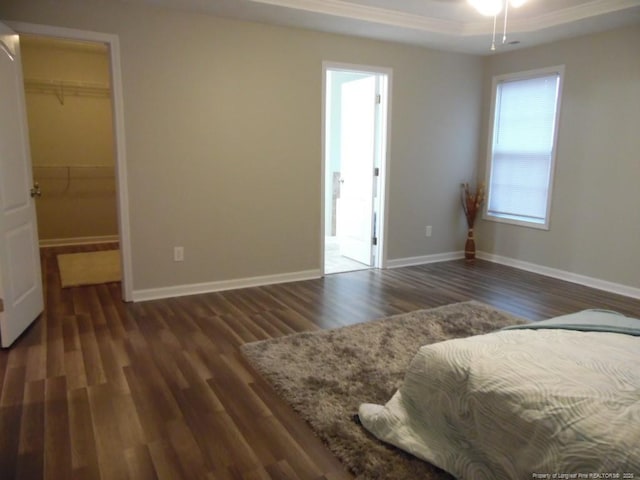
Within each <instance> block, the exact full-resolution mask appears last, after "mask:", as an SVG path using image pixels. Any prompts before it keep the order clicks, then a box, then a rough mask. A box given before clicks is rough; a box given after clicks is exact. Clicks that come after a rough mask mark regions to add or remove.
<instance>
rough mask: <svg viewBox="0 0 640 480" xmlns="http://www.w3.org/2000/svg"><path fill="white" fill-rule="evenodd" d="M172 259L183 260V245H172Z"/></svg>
mask: <svg viewBox="0 0 640 480" xmlns="http://www.w3.org/2000/svg"><path fill="white" fill-rule="evenodd" d="M173 261H174V262H182V261H184V247H173Z"/></svg>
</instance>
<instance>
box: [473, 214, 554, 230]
mask: <svg viewBox="0 0 640 480" xmlns="http://www.w3.org/2000/svg"><path fill="white" fill-rule="evenodd" d="M482 219H483V220H487V221H490V222H497V223H507V224H510V225H517V226H519V227H527V228H534V229H536V230H549V222H548V221H547V222H546V223H541V222H535V221H531V220H522V219H521V218H518V217H512V216H508V215H490V214H488V213H485V214H484V215H483V216H482Z"/></svg>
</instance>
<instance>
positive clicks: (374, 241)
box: [371, 237, 378, 247]
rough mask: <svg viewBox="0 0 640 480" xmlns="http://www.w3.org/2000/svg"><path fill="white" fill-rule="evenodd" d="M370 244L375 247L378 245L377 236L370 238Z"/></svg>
mask: <svg viewBox="0 0 640 480" xmlns="http://www.w3.org/2000/svg"><path fill="white" fill-rule="evenodd" d="M371 244H372V245H373V246H374V247H375V246H376V245H378V237H373V238H372V239H371Z"/></svg>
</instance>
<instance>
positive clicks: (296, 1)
mask: <svg viewBox="0 0 640 480" xmlns="http://www.w3.org/2000/svg"><path fill="white" fill-rule="evenodd" d="M251 1H252V2H254V3H260V4H265V5H271V6H277V7H284V8H291V9H294V10H301V11H306V12H311V13H318V14H324V15H332V16H336V17H343V18H349V19H352V20H360V21H365V22H372V23H378V24H382V25H388V26H393V27H401V28H407V29H412V30H420V31H425V32H429V33H435V34H442V35H453V36H463V37H466V36H474V35H485V34H487V33H489V32H490V31H491V28H492V26H493V21H492V19H486V18H485V21H482V20H480V19H479V20H478V21H473V22H463V21H460V22H456V21H450V20H444V19H440V18H435V17H428V16H423V15H416V14H412V13H406V12H401V11H399V10H390V9H386V8H380V7H372V6H366V5H362V4H356V3H353V2H349V1H344V0H251ZM638 7H640V2H638V0H592V1H590V2H587V3H583V4H580V5H575V6H573V7H568V8H564V9H561V10H554V11H552V12H548V13H543V14H540V15H536V16H532V17H529V18H526V19H523V18H512V19H510V20H509V30H510V31H512V32H532V31H537V30H544V29H546V28H551V27H557V26H559V25H564V24H568V23H572V22H577V21H580V20H585V19H588V18H592V17H597V16H600V15H606V14H610V13H615V12H619V11H622V10H626V9H630V8H638Z"/></svg>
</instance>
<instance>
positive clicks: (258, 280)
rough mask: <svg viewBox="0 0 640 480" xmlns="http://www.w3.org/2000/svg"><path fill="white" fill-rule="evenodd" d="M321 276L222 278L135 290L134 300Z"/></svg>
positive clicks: (310, 273)
mask: <svg viewBox="0 0 640 480" xmlns="http://www.w3.org/2000/svg"><path fill="white" fill-rule="evenodd" d="M320 277H322V272H321V271H320V270H319V269H318V270H305V271H302V272H292V273H281V274H277V275H263V276H259V277H250V278H238V279H234V280H222V281H219V282H206V283H192V284H189V285H176V286H172V287H160V288H149V289H144V290H134V291H133V296H132V299H133V301H134V302H144V301H147V300H158V299H160V298H169V297H184V296H186V295H196V294H199V293H212V292H221V291H224V290H234V289H237V288H248V287H261V286H264V285H272V284H275V283H288V282H299V281H302V280H313V279H316V278H320Z"/></svg>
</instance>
